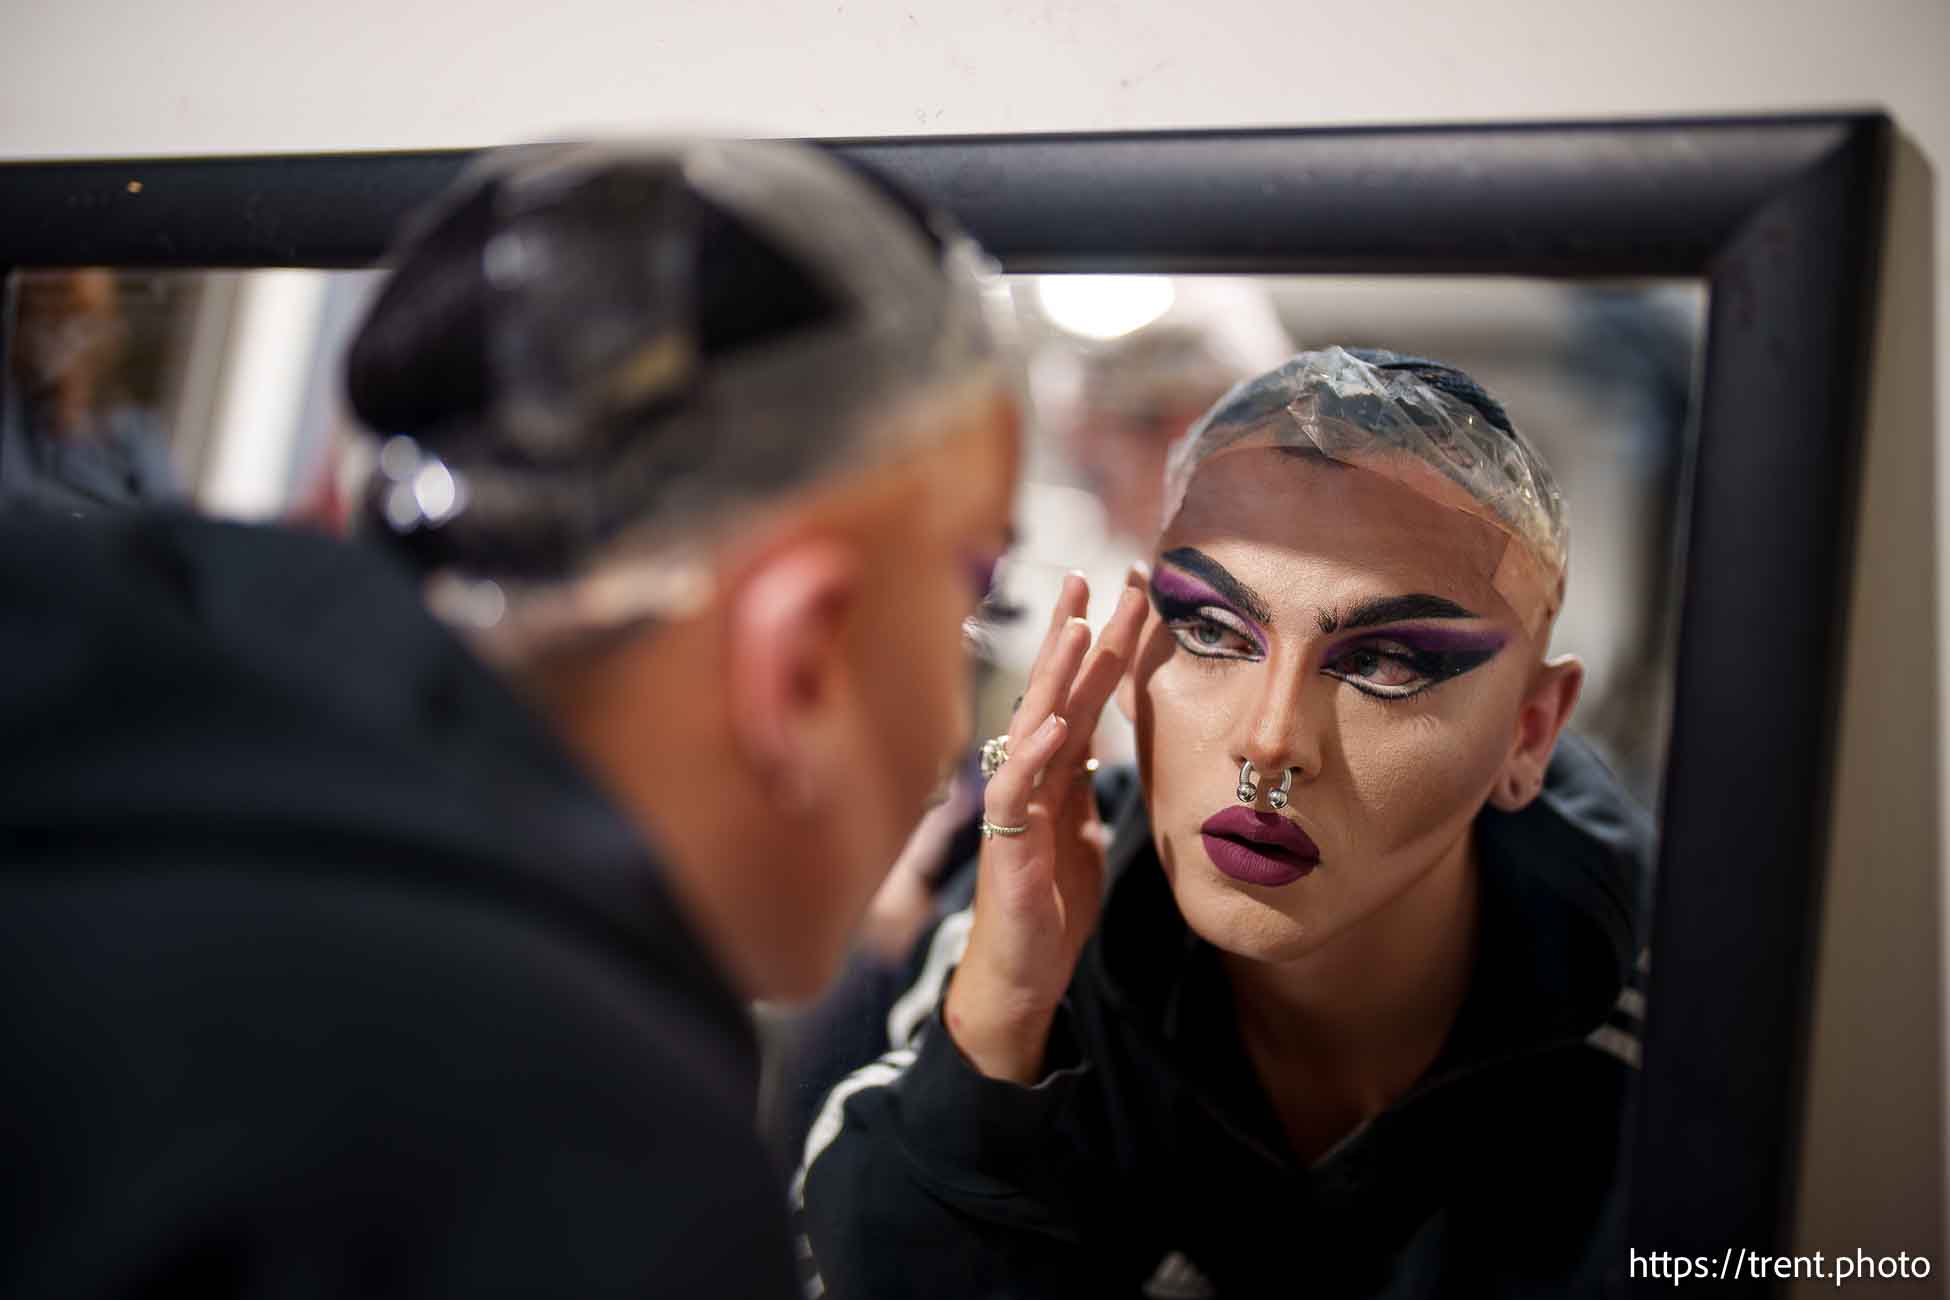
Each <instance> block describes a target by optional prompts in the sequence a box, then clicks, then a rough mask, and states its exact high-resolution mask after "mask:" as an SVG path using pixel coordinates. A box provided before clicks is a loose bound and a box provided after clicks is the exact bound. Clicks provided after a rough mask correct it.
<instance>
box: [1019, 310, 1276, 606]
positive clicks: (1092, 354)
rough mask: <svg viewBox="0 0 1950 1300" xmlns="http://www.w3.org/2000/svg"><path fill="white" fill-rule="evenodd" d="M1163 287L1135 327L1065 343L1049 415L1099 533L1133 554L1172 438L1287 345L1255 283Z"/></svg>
mask: <svg viewBox="0 0 1950 1300" xmlns="http://www.w3.org/2000/svg"><path fill="white" fill-rule="evenodd" d="M1077 279H1078V280H1079V286H1078V290H1079V291H1081V290H1082V289H1083V288H1084V287H1087V284H1088V277H1077ZM1170 292H1171V302H1170V305H1169V306H1167V307H1166V308H1165V309H1164V311H1162V312H1161V313H1159V315H1158V316H1157V317H1156V318H1154V319H1152V320H1150V321H1147V322H1145V323H1144V324H1143V325H1140V326H1138V327H1137V328H1136V329H1134V330H1130V331H1128V332H1126V333H1123V334H1120V335H1117V336H1115V337H1113V338H1109V339H1093V340H1077V341H1075V342H1074V343H1073V344H1070V345H1067V346H1066V347H1065V350H1066V351H1068V350H1071V349H1074V357H1073V358H1072V365H1071V367H1069V368H1071V369H1073V371H1074V373H1073V374H1071V375H1070V376H1069V380H1068V382H1069V384H1070V385H1072V386H1073V387H1074V389H1075V392H1074V396H1073V397H1072V398H1071V400H1070V401H1069V402H1067V403H1064V404H1062V406H1061V408H1060V409H1059V411H1058V412H1057V414H1056V415H1055V418H1054V420H1053V425H1054V429H1055V432H1056V436H1057V441H1058V445H1059V446H1060V447H1061V449H1062V452H1063V454H1064V456H1065V457H1066V458H1067V459H1068V460H1069V461H1070V463H1071V464H1072V465H1073V466H1074V467H1075V468H1076V470H1077V472H1078V473H1079V474H1080V475H1081V476H1082V478H1083V481H1084V485H1085V486H1086V487H1088V488H1089V490H1090V492H1091V494H1092V495H1094V496H1095V497H1096V498H1097V499H1098V500H1099V501H1101V502H1102V503H1103V506H1104V514H1105V516H1106V522H1107V525H1108V532H1109V533H1110V534H1111V536H1113V537H1115V538H1117V539H1119V540H1121V541H1123V542H1124V543H1126V544H1128V545H1130V546H1133V547H1135V548H1137V549H1138V551H1139V553H1140V554H1141V553H1142V552H1143V550H1144V549H1145V548H1148V547H1149V546H1150V544H1151V540H1152V538H1154V537H1155V536H1157V533H1158V529H1159V527H1160V525H1161V523H1162V511H1163V505H1164V502H1163V498H1162V492H1163V484H1164V478H1165V474H1164V470H1165V455H1166V453H1167V452H1168V451H1169V450H1170V448H1171V445H1172V444H1173V443H1174V442H1176V441H1177V440H1178V439H1179V438H1180V437H1182V436H1183V435H1184V432H1185V430H1186V429H1188V428H1190V427H1191V426H1192V424H1193V422H1194V421H1196V420H1197V419H1198V418H1199V417H1200V416H1201V415H1203V414H1205V412H1206V410H1207V409H1208V408H1209V407H1211V405H1212V404H1213V403H1214V402H1216V401H1218V400H1219V398H1220V397H1222V396H1224V395H1225V392H1226V390H1227V389H1229V388H1231V387H1232V386H1233V385H1234V384H1236V383H1239V382H1240V381H1242V380H1245V379H1249V378H1251V377H1252V376H1254V375H1257V374H1260V373H1262V372H1263V371H1266V370H1270V369H1272V368H1273V367H1274V366H1277V365H1279V364H1280V363H1281V362H1282V361H1284V360H1286V358H1287V357H1288V356H1289V355H1291V354H1292V352H1293V347H1292V345H1291V343H1290V342H1289V341H1288V339H1287V336H1286V331H1285V329H1284V327H1282V326H1281V324H1280V321H1279V317H1278V315H1277V314H1276V313H1275V311H1274V309H1273V303H1272V299H1271V298H1270V297H1269V296H1268V294H1267V292H1266V290H1265V289H1264V288H1263V287H1262V286H1259V285H1256V284H1251V283H1240V282H1237V281H1228V280H1204V279H1199V278H1197V277H1182V276H1181V277H1179V278H1177V279H1174V280H1172V281H1170ZM1051 594H1052V595H1053V594H1054V593H1051ZM1040 607H1041V606H1040V605H1039V608H1040Z"/></svg>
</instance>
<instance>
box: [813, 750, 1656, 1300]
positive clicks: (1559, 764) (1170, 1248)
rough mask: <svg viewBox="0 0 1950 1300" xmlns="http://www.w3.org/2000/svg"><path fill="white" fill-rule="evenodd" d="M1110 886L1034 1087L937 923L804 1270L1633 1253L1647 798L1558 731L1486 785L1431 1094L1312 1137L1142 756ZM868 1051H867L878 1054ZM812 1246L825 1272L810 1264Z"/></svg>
mask: <svg viewBox="0 0 1950 1300" xmlns="http://www.w3.org/2000/svg"><path fill="white" fill-rule="evenodd" d="M1112 793H1113V794H1114V797H1115V798H1116V799H1117V800H1118V802H1119V803H1120V804H1121V806H1114V807H1112V808H1111V809H1109V810H1108V812H1107V815H1108V816H1109V817H1110V818H1111V820H1112V824H1113V825H1114V826H1115V827H1116V836H1115V839H1114V840H1113V843H1112V846H1111V850H1110V862H1109V871H1110V881H1111V883H1110V887H1109V888H1110V892H1109V897H1108V898H1107V900H1106V903H1105V909H1104V914H1103V917H1102V920H1101V923H1100V925H1099V928H1098V932H1097V935H1096V936H1095V937H1094V938H1093V939H1092V941H1091V942H1090V943H1089V945H1087V946H1086V948H1085V950H1084V953H1083V956H1082V958H1081V960H1080V961H1079V963H1078V969H1077V973H1076V976H1075V977H1074V979H1073V980H1072V982H1071V985H1070V989H1069V993H1068V997H1067V999H1066V1001H1065V1004H1064V1007H1063V1010H1062V1012H1061V1013H1060V1014H1059V1016H1058V1020H1057V1024H1056V1028H1055V1029H1054V1031H1053V1033H1052V1038H1051V1043H1050V1048H1049V1053H1048V1057H1047V1062H1048V1066H1047V1068H1048V1069H1049V1071H1050V1073H1049V1075H1048V1077H1046V1078H1045V1079H1044V1080H1043V1081H1042V1082H1041V1083H1039V1084H1038V1085H1036V1086H1035V1087H1033V1088H1024V1087H1019V1086H1016V1085H1013V1084H1009V1083H1004V1082H1000V1081H996V1080H991V1079H987V1078H984V1077H982V1076H981V1075H980V1074H978V1073H977V1072H976V1071H975V1070H974V1069H973V1067H972V1066H970V1065H969V1063H968V1062H967V1060H966V1059H965V1058H963V1057H962V1055H961V1054H960V1052H959V1051H958V1050H957V1049H956V1047H955V1045H954V1042H953V1040H952V1039H951V1038H950V1037H949V1035H948V1034H947V1033H946V1031H945V1030H944V1029H943V1028H942V1026H941V1022H940V1016H939V1008H938V1002H939V995H940V992H941V990H942V989H943V988H944V987H945V984H946V979H947V976H948V974H949V973H950V971H951V969H952V965H953V963H954V961H955V960H956V959H957V958H958V956H959V954H960V950H961V947H962V945H963V944H965V942H966V936H967V927H968V915H969V914H968V913H967V912H961V913H958V914H955V915H951V916H949V917H948V918H947V919H945V920H944V921H943V922H942V923H941V924H940V925H939V926H938V927H937V928H936V930H935V932H934V934H933V935H932V936H931V937H930V938H927V939H924V941H923V943H922V945H921V950H920V951H919V952H918V953H917V956H916V959H915V961H914V962H913V963H911V965H910V969H909V971H908V977H909V978H908V982H907V986H906V988H905V989H904V990H901V991H900V993H899V997H898V999H897V1000H896V1001H894V1002H893V1004H892V1005H891V1006H890V1007H888V1008H885V1009H884V1017H883V1018H882V1019H881V1021H880V1023H884V1024H885V1025H886V1026H887V1046H886V1050H885V1054H884V1055H882V1056H881V1057H880V1058H879V1059H878V1060H877V1061H874V1062H872V1063H870V1064H866V1065H864V1066H863V1067H862V1068H860V1069H857V1070H855V1071H854V1072H853V1073H852V1074H851V1075H849V1076H847V1077H846V1079H845V1080H844V1081H843V1082H841V1083H839V1084H838V1086H836V1087H834V1088H833V1089H832V1090H831V1092H830V1094H829V1095H828V1096H827V1098H826V1102H825V1105H824V1106H823V1108H822V1109H821V1111H820V1113H819V1115H818V1118H817V1119H816V1120H815V1121H814V1122H813V1123H812V1125H811V1129H810V1133H809V1134H808V1135H807V1137H806V1139H805V1143H804V1151H805V1154H806V1159H807V1161H808V1163H807V1165H806V1166H805V1167H803V1168H802V1170H801V1175H800V1179H799V1180H798V1183H797V1185H796V1186H797V1190H798V1194H799V1201H800V1206H801V1222H802V1227H803V1230H804V1235H803V1237H802V1248H801V1258H802V1269H803V1272H804V1274H805V1275H806V1276H807V1279H808V1282H809V1285H810V1287H811V1289H812V1290H814V1291H821V1292H824V1293H825V1294H829V1295H832V1296H836V1297H840V1298H841V1300H866V1298H868V1297H882V1296H911V1295H925V1296H929V1297H940V1298H948V1297H957V1296H1037V1297H1043V1296H1050V1297H1054V1296H1081V1295H1091V1296H1131V1297H1138V1296H1146V1297H1155V1298H1164V1297H1188V1298H1189V1297H1200V1296H1220V1297H1234V1296H1257V1295H1281V1296H1289V1295H1290V1296H1302V1295H1304V1296H1336V1297H1339V1296H1361V1297H1382V1296H1386V1297H1411V1296H1412V1297H1422V1296H1467V1297H1518V1296H1525V1297H1529V1296H1535V1297H1545V1296H1567V1295H1596V1294H1604V1293H1606V1292H1607V1291H1608V1289H1609V1288H1610V1287H1611V1286H1612V1285H1614V1284H1615V1282H1616V1279H1617V1278H1618V1276H1619V1275H1620V1274H1622V1272H1623V1271H1624V1266H1625V1264H1626V1251H1625V1243H1624V1241H1623V1239H1622V1237H1621V1235H1620V1234H1621V1222H1620V1214H1621V1210H1622V1197H1621V1195H1620V1190H1621V1183H1622V1171H1621V1170H1620V1168H1619V1167H1618V1158H1617V1157H1618V1152H1619V1137H1620V1134H1621V1131H1622V1125H1623V1122H1624V1117H1625V1111H1626V1107H1627V1104H1628V1102H1629V1097H1630V1081H1631V1078H1632V1076H1633V1074H1634V1072H1635V1069H1636V1065H1637V1038H1636V1032H1637V1021H1638V1016H1639V1014H1640V1009H1641V1006H1642V1003H1641V1002H1640V1000H1639V998H1640V995H1639V993H1638V990H1637V988H1636V985H1637V983H1638V979H1639V976H1640V975H1641V973H1642V967H1643V963H1642V961H1641V960H1640V956H1639V955H1640V953H1641V952H1642V949H1641V945H1640V939H1641V935H1640V932H1639V922H1638V918H1639V917H1640V916H1641V915H1642V914H1643V905H1642V899H1643V891H1644V885H1645V881H1646V878H1647V872H1648V869H1649V864H1650V861H1651V853H1652V841H1653V832H1652V827H1651V824H1650V821H1649V819H1648V818H1647V817H1646V816H1645V815H1644V814H1643V813H1642V812H1641V811H1639V810H1638V809H1636V808H1635V807H1634V806H1632V805H1631V803H1630V801H1629V799H1628V798H1627V797H1626V796H1625V795H1624V794H1623V793H1622V792H1621V791H1620V790H1619V788H1618V786H1617V784H1616V782H1615V781H1614V780H1613V779H1612V777H1611V775H1610V773H1609V772H1607V771H1606V770H1605V769H1604V767H1603V765H1602V764H1601V763H1600V762H1599V761H1598V759H1597V758H1596V756H1595V755H1593V754H1592V753H1591V751H1590V750H1589V749H1588V748H1587V747H1586V746H1585V745H1583V744H1582V743H1581V742H1579V741H1576V740H1574V739H1566V740H1565V741H1564V742H1563V743H1561V744H1560V745H1559V747H1558V753H1557V755H1556V756H1555V757H1554V759H1553V761H1552V763H1551V766H1550V770H1549V773H1548V776H1547V781H1546V786H1545V789H1544V792H1543V794H1542V795H1541V796H1540V797H1539V798H1538V799H1537V800H1536V801H1534V802H1533V803H1532V804H1531V805H1530V807H1528V808H1526V809H1525V810H1524V811H1523V812H1521V813H1517V814H1514V815H1506V814H1502V813H1499V812H1496V811H1495V810H1485V812H1484V813H1483V814H1482V816H1481V818H1480V819H1479V821H1478V823H1477V835H1478V845H1479V849H1480V854H1479V858H1480V861H1481V864H1482V879H1483V889H1482V912H1481V930H1480V941H1479V945H1478V953H1479V955H1478V958H1477V961H1476V966H1475V968H1474V971H1473V974H1472V978H1471V983H1470V988H1469V992H1468V994H1467V996H1466V998H1465V1001H1464V1004H1463V1007H1462V1009H1461V1011H1460V1012H1459V1014H1458V1018H1457V1022H1456V1025H1455V1027H1454V1029H1453V1030H1452V1032H1451V1034H1450V1037H1449V1039H1448V1041H1447V1043H1446V1045H1445V1047H1444V1048H1443V1050H1442V1052H1441V1053H1440V1054H1439V1056H1438V1058H1437V1060H1436V1062H1435V1063H1434V1064H1433V1065H1432V1066H1431V1067H1430V1069H1429V1070H1428V1071H1427V1073H1426V1074H1425V1075H1424V1076H1423V1078H1422V1080H1421V1082H1419V1083H1418V1084H1417V1085H1416V1086H1415V1087H1414V1088H1413V1089H1411V1090H1410V1091H1409V1093H1408V1094H1407V1095H1406V1096H1404V1097H1402V1098H1401V1099H1399V1100H1398V1101H1397V1102H1395V1103H1394V1104H1393V1105H1392V1106H1390V1107H1389V1108H1388V1109H1387V1110H1386V1111H1384V1112H1383V1113H1382V1114H1381V1115H1379V1116H1377V1117H1376V1118H1375V1119H1374V1120H1372V1121H1371V1122H1370V1123H1368V1124H1366V1125H1364V1126H1363V1127H1362V1128H1361V1129H1359V1130H1357V1131H1356V1132H1355V1133H1353V1134H1352V1135H1350V1136H1349V1137H1347V1138H1346V1139H1344V1140H1343V1141H1342V1142H1340V1143H1339V1144H1338V1145H1336V1146H1335V1147H1334V1148H1333V1149H1332V1150H1331V1151H1329V1152H1328V1153H1327V1154H1326V1155H1324V1156H1323V1157H1321V1158H1320V1159H1319V1160H1318V1161H1316V1162H1314V1163H1313V1164H1312V1165H1311V1166H1302V1165H1301V1164H1299V1163H1298V1162H1297V1161H1296V1160H1295V1159H1294V1157H1293V1156H1292V1154H1291V1151H1290V1148H1289V1147H1288V1145H1287V1142H1286V1140H1285V1137H1284V1135H1283V1133H1282V1130H1281V1127H1280V1123H1279V1121H1278V1119H1277V1117H1276V1115H1275V1113H1274V1110H1273V1107H1272V1105H1271V1103H1270V1102H1269V1101H1268V1099H1267V1097H1266V1096H1265V1094H1264V1092H1263V1090H1262V1089H1261V1087H1260V1085H1259V1083H1258V1080H1257V1076H1256V1075H1255V1074H1254V1072H1253V1069H1252V1067H1251V1065H1250V1063H1249V1062H1248V1059H1247V1056H1246V1053H1245V1051H1244V1049H1243V1047H1242V1045H1241V1043H1240V1042H1239V1039H1238V1037H1237V1034H1236V1030H1235V1028H1234V1021H1233V1017H1232V1011H1231V1005H1232V1004H1231V999H1230V997H1229V994H1228V992H1227V987H1226V984H1225V977H1224V974H1223V972H1222V970H1221V968H1220V966H1219V963H1218V960H1217V955H1216V953H1215V951H1214V950H1213V949H1212V948H1211V947H1210V945H1208V944H1206V943H1204V942H1203V941H1202V940H1199V939H1198V938H1197V937H1196V936H1194V935H1192V934H1191V933H1190V931H1189V930H1188V929H1187V927H1186V925H1185V922H1184V920H1183V918H1182V916H1181V915H1180V913H1179V912H1178V909H1177V906H1176V904H1175V903H1174V901H1173V899H1172V896H1171V890H1170V886H1169V884H1168V883H1167V882H1166V880H1165V878H1164V875H1163V872H1162V870H1161V869H1160V868H1159V866H1158V863H1157V857H1156V854H1155V851H1154V849H1153V847H1152V842H1151V833H1150V826H1149V823H1148V820H1147V819H1146V817H1145V812H1144V804H1143V799H1142V797H1141V794H1140V792H1139V791H1138V790H1137V787H1136V783H1135V781H1134V780H1129V779H1128V778H1126V779H1125V780H1124V781H1123V782H1122V789H1121V790H1120V791H1116V792H1112ZM854 1064H859V1063H858V1062H855V1063H854ZM815 1273H816V1274H817V1276H818V1279H819V1280H818V1281H817V1282H813V1281H811V1278H812V1275H814V1274H815Z"/></svg>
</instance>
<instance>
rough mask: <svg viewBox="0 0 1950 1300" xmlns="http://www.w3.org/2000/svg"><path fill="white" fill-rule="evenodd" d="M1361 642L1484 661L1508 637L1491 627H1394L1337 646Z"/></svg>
mask: <svg viewBox="0 0 1950 1300" xmlns="http://www.w3.org/2000/svg"><path fill="white" fill-rule="evenodd" d="M1364 641H1394V642H1396V643H1398V644H1400V645H1405V646H1407V647H1408V648H1409V649H1410V650H1414V651H1417V652H1418V653H1421V654H1433V655H1480V656H1482V657H1483V658H1485V659H1487V658H1489V657H1490V656H1491V655H1494V654H1496V653H1497V652H1498V651H1499V650H1501V649H1503V647H1504V646H1505V645H1508V644H1509V641H1510V638H1509V637H1508V636H1507V635H1505V634H1504V633H1502V632H1499V631H1497V630H1496V629H1495V628H1482V629H1466V628H1459V627H1394V628H1377V629H1363V630H1362V631H1361V632H1360V633H1359V634H1357V635H1355V636H1350V637H1349V638H1347V640H1346V641H1344V642H1342V643H1341V645H1340V646H1336V647H1335V651H1336V652H1338V651H1339V650H1341V649H1342V648H1343V647H1344V646H1349V645H1358V644H1360V643H1361V642H1364Z"/></svg>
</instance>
